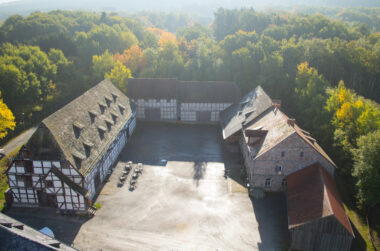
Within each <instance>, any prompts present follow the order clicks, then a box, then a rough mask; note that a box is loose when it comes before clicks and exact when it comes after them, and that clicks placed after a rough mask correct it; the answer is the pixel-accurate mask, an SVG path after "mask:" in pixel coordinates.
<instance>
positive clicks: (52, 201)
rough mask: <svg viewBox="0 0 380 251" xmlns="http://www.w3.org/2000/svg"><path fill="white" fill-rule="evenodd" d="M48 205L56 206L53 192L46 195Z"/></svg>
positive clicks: (55, 197)
mask: <svg viewBox="0 0 380 251" xmlns="http://www.w3.org/2000/svg"><path fill="white" fill-rule="evenodd" d="M47 204H48V207H57V196H56V195H55V194H48V195H47Z"/></svg>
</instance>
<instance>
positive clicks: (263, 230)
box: [251, 193, 290, 251]
mask: <svg viewBox="0 0 380 251" xmlns="http://www.w3.org/2000/svg"><path fill="white" fill-rule="evenodd" d="M251 202H252V207H253V211H254V212H255V217H256V221H257V223H258V224H259V233H260V238H261V242H260V243H257V246H258V247H259V250H260V251H268V250H273V251H277V250H278V251H282V250H288V247H289V245H290V233H289V230H288V220H287V208H286V196H285V194H284V193H267V194H266V197H265V198H264V199H253V198H251Z"/></svg>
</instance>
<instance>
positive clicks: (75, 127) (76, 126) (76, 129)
mask: <svg viewBox="0 0 380 251" xmlns="http://www.w3.org/2000/svg"><path fill="white" fill-rule="evenodd" d="M83 128H84V126H83V125H82V124H80V123H78V122H74V123H73V130H74V135H75V138H79V136H80V133H81V131H82V129H83Z"/></svg>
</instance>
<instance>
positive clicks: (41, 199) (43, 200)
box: [37, 190, 49, 207]
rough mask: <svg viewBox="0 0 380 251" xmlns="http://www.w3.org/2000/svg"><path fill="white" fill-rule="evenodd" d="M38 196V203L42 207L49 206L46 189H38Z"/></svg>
mask: <svg viewBox="0 0 380 251" xmlns="http://www.w3.org/2000/svg"><path fill="white" fill-rule="evenodd" d="M37 197H38V205H39V206H40V207H47V206H48V205H49V204H48V198H47V194H46V193H45V192H44V191H42V190H39V191H37Z"/></svg>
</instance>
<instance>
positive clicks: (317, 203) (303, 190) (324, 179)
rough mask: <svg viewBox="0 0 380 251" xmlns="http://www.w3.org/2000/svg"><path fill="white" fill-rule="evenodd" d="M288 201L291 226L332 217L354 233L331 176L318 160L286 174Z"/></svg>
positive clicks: (351, 233) (349, 231) (350, 232)
mask: <svg viewBox="0 0 380 251" xmlns="http://www.w3.org/2000/svg"><path fill="white" fill-rule="evenodd" d="M287 200H288V217H289V228H290V229H292V228H295V227H297V226H300V225H303V224H307V223H309V222H311V221H313V220H318V219H323V218H324V217H328V216H334V217H335V218H336V219H337V220H338V221H339V223H340V224H342V226H343V227H344V228H345V229H346V230H347V231H348V233H349V234H350V235H352V236H354V233H353V230H352V228H351V224H350V222H349V220H348V218H347V215H346V213H345V211H344V208H343V205H342V201H341V199H340V196H339V192H338V189H337V187H336V184H335V182H334V179H333V177H331V176H330V175H329V174H328V173H327V171H326V170H325V169H324V168H323V167H322V166H321V165H320V164H319V163H315V164H312V165H310V166H308V167H305V168H303V169H301V170H299V171H297V172H295V173H292V174H290V175H289V176H287Z"/></svg>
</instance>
